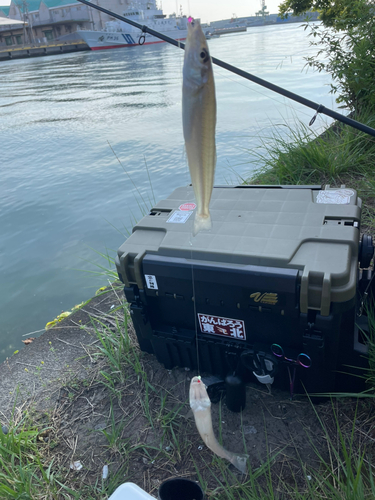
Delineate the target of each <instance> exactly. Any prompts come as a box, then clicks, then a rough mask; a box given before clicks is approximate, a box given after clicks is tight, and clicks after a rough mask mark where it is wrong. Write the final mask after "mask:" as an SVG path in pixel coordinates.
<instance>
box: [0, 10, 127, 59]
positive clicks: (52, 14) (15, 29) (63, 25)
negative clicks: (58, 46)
mask: <svg viewBox="0 0 375 500" xmlns="http://www.w3.org/2000/svg"><path fill="white" fill-rule="evenodd" d="M95 3H96V4H98V5H102V6H103V7H105V8H107V9H109V10H112V11H114V12H119V13H120V12H122V11H123V10H124V8H126V7H127V5H128V2H127V0H96V1H95ZM5 17H7V18H9V19H15V20H17V21H23V23H24V24H17V25H11V24H1V22H0V50H1V49H8V48H12V47H17V46H25V45H32V46H35V45H39V44H48V43H54V42H74V41H77V40H78V37H77V34H76V31H77V29H89V30H92V29H103V28H104V26H105V23H106V22H107V21H113V20H114V18H113V17H111V16H108V15H107V14H104V13H102V12H99V11H98V10H95V9H91V8H90V7H88V6H86V5H84V4H82V3H80V2H78V1H76V0H12V2H11V4H10V6H4V7H3V6H0V18H5ZM0 21H1V19H0Z"/></svg>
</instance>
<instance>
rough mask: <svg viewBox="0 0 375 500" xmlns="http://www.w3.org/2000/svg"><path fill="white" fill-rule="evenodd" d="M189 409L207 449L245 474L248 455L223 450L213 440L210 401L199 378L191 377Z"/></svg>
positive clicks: (215, 440)
mask: <svg viewBox="0 0 375 500" xmlns="http://www.w3.org/2000/svg"><path fill="white" fill-rule="evenodd" d="M190 408H191V409H192V410H193V414H194V418H195V425H196V426H197V429H198V432H199V434H200V436H201V438H202V439H203V441H204V442H205V444H206V446H207V448H209V449H210V450H211V451H213V452H214V453H215V454H216V455H217V456H219V457H221V458H226V459H227V460H229V462H231V463H232V464H233V465H234V466H235V467H236V468H237V469H238V470H239V471H241V472H242V474H245V472H246V460H247V459H248V455H242V454H236V453H232V452H230V451H227V450H226V449H225V448H223V447H222V446H221V445H220V444H219V443H218V442H217V439H216V438H215V435H214V430H213V428H212V418H211V401H210V398H209V397H208V394H207V391H206V387H205V385H204V383H203V382H202V380H201V378H200V377H193V378H192V379H191V383H190Z"/></svg>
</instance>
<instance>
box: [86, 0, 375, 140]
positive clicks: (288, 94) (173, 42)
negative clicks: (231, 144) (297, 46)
mask: <svg viewBox="0 0 375 500" xmlns="http://www.w3.org/2000/svg"><path fill="white" fill-rule="evenodd" d="M78 1H79V2H81V3H83V4H85V5H88V6H89V7H92V8H94V9H96V10H99V11H101V12H104V14H107V15H108V16H112V17H114V18H116V19H119V20H120V21H123V22H125V23H127V24H130V25H131V26H133V27H134V28H137V29H140V30H141V31H142V32H143V33H149V34H150V35H152V36H154V37H156V38H160V40H164V42H167V43H170V44H171V45H174V46H175V47H180V48H182V49H184V48H185V44H183V43H179V42H177V40H174V39H173V38H170V37H169V36H166V35H163V34H162V33H159V32H158V31H155V30H153V29H151V28H149V27H148V26H145V25H144V26H142V25H141V24H139V23H136V22H135V21H132V20H131V19H128V18H126V17H123V16H121V15H120V14H116V13H115V12H112V11H110V10H108V9H104V8H103V7H100V6H99V5H95V4H93V3H91V2H89V1H87V0H78ZM211 60H212V62H213V63H214V64H216V65H217V66H220V67H221V68H224V69H226V70H228V71H230V72H231V73H235V74H236V75H238V76H241V77H242V78H245V79H246V80H250V81H252V82H254V83H256V84H257V85H260V86H262V87H265V88H268V89H269V90H272V91H273V92H276V93H277V94H280V95H283V96H284V97H287V98H288V99H291V100H292V101H296V102H299V103H300V104H303V105H304V106H306V107H308V108H310V109H313V110H314V111H316V113H322V114H324V115H326V116H329V117H330V118H333V119H334V120H338V121H340V122H342V123H345V124H346V125H349V126H351V127H353V128H356V129H358V130H361V131H362V132H365V133H366V134H369V135H371V136H373V137H375V129H374V128H372V127H369V126H368V125H364V124H363V123H360V122H358V121H356V120H353V119H352V118H348V117H347V116H345V115H342V114H340V113H337V111H333V110H332V109H329V108H326V107H325V106H323V105H322V104H318V103H316V102H314V101H310V99H306V98H305V97H302V96H300V95H298V94H295V93H294V92H291V91H289V90H286V89H284V88H282V87H279V86H278V85H275V84H274V83H271V82H268V81H267V80H264V79H263V78H259V77H258V76H255V75H252V74H251V73H247V72H246V71H243V70H242V69H239V68H236V67H235V66H232V65H231V64H228V63H226V62H224V61H221V60H220V59H216V57H212V58H211Z"/></svg>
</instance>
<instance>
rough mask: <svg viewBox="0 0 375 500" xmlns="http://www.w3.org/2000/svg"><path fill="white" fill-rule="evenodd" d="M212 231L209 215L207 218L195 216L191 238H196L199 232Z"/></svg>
mask: <svg viewBox="0 0 375 500" xmlns="http://www.w3.org/2000/svg"><path fill="white" fill-rule="evenodd" d="M210 229H212V222H211V215H210V214H208V215H207V216H202V215H199V214H198V213H196V214H195V219H194V226H193V236H196V235H197V234H198V233H199V232H200V231H209V230H210Z"/></svg>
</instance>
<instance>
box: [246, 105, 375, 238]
mask: <svg viewBox="0 0 375 500" xmlns="http://www.w3.org/2000/svg"><path fill="white" fill-rule="evenodd" d="M356 119H357V120H358V121H360V122H362V123H365V124H367V125H369V126H372V127H374V126H375V117H374V116H373V115H369V114H362V115H360V116H357V117H356ZM287 129H288V130H287V132H288V133H287V134H285V133H282V132H281V131H280V132H275V133H274V134H273V135H272V136H271V137H266V138H263V139H262V145H261V146H260V147H259V148H258V150H256V151H252V154H255V155H256V157H257V164H258V169H257V170H256V172H255V174H254V175H252V177H250V178H249V179H247V181H246V182H247V183H249V184H321V185H323V184H331V185H334V186H340V185H341V184H346V185H347V186H348V187H352V188H354V189H356V190H357V191H358V194H359V196H360V197H361V198H362V200H363V202H364V206H363V213H362V224H363V226H365V227H366V228H368V229H369V230H371V231H374V230H375V176H374V165H375V139H374V138H372V137H370V136H369V135H367V134H365V133H364V132H360V131H357V130H355V129H352V128H351V127H348V126H340V127H337V126H334V127H331V128H329V129H328V130H327V131H326V132H325V133H324V134H323V135H321V136H318V135H317V134H315V133H314V132H312V131H311V129H310V128H309V127H308V126H306V125H304V124H303V123H300V124H298V125H297V128H296V129H292V128H291V127H287Z"/></svg>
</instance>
